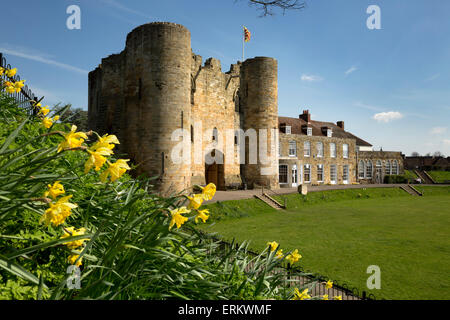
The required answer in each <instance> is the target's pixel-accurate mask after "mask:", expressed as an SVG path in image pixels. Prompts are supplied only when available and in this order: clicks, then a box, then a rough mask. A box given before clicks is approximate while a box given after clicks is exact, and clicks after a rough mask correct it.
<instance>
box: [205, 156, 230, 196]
mask: <svg viewBox="0 0 450 320" xmlns="http://www.w3.org/2000/svg"><path fill="white" fill-rule="evenodd" d="M216 152H217V153H218V154H217V156H218V157H217V158H218V159H224V157H223V154H222V153H221V152H220V151H218V150H213V151H212V152H211V157H215V153H216ZM222 162H223V161H222ZM205 180H206V184H208V183H214V184H215V185H216V187H217V190H225V170H224V165H223V163H216V162H214V163H213V164H207V163H206V162H205Z"/></svg>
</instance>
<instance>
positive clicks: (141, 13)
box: [101, 0, 158, 20]
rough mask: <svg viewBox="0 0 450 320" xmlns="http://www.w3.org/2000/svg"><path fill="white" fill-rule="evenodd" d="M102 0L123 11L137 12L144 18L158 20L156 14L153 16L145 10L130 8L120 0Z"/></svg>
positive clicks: (136, 13)
mask: <svg viewBox="0 0 450 320" xmlns="http://www.w3.org/2000/svg"><path fill="white" fill-rule="evenodd" d="M101 1H102V2H103V3H105V4H107V5H110V6H111V7H114V8H116V9H118V10H121V11H123V12H127V13H131V14H135V15H138V16H141V17H144V18H147V19H151V20H158V18H157V17H155V16H151V15H148V14H146V13H144V12H141V11H138V10H134V9H131V8H129V7H127V6H124V5H123V4H121V3H119V2H118V1H115V0H101Z"/></svg>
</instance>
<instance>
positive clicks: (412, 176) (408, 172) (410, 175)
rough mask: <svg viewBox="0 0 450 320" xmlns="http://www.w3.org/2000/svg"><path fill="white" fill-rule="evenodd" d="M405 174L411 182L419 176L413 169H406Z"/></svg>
mask: <svg viewBox="0 0 450 320" xmlns="http://www.w3.org/2000/svg"><path fill="white" fill-rule="evenodd" d="M404 176H405V178H406V179H408V180H409V181H410V182H414V180H416V179H417V178H418V177H417V174H415V173H414V171H412V170H405V174H404Z"/></svg>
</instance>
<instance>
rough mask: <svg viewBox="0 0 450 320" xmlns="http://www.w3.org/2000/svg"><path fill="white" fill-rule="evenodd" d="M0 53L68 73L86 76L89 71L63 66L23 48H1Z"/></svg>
mask: <svg viewBox="0 0 450 320" xmlns="http://www.w3.org/2000/svg"><path fill="white" fill-rule="evenodd" d="M0 52H3V53H5V54H9V55H12V56H16V57H19V58H24V59H28V60H33V61H37V62H41V63H45V64H49V65H52V66H55V67H58V68H61V69H65V70H68V71H72V72H76V73H81V74H84V75H86V74H88V73H89V71H87V70H84V69H81V68H78V67H74V66H71V65H69V64H65V63H61V62H58V61H55V60H53V59H50V58H48V57H49V56H48V55H47V54H42V53H41V54H38V53H35V52H32V51H30V50H26V49H25V50H24V49H23V48H3V47H0Z"/></svg>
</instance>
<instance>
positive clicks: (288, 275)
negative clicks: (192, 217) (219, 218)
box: [196, 230, 376, 300]
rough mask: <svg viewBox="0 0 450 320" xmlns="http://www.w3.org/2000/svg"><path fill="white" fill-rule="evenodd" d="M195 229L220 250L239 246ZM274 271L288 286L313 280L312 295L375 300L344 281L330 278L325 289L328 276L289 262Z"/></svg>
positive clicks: (248, 251)
mask: <svg viewBox="0 0 450 320" xmlns="http://www.w3.org/2000/svg"><path fill="white" fill-rule="evenodd" d="M196 231H197V232H199V233H201V234H203V235H205V237H207V238H209V239H212V240H214V241H216V242H218V243H219V248H221V249H222V250H227V249H228V250H239V248H240V245H239V244H238V243H237V242H236V241H234V240H233V241H232V242H228V241H226V240H223V239H219V238H217V237H215V236H214V235H211V234H207V233H206V232H204V231H200V230H196ZM245 253H246V254H247V255H248V256H249V257H252V258H254V257H257V256H259V254H258V253H257V252H255V251H252V250H250V249H246V250H245ZM250 267H251V266H250ZM274 272H276V273H283V275H284V277H285V280H288V281H289V282H288V283H289V286H296V287H303V286H305V285H307V284H310V283H313V282H315V283H316V284H315V285H314V286H313V288H312V290H311V291H310V292H309V293H310V295H312V296H321V297H322V296H323V295H325V294H327V295H328V296H329V299H333V297H336V296H341V297H342V300H376V297H375V296H374V295H373V294H372V293H368V292H367V291H365V290H359V289H358V288H356V287H350V286H349V285H347V284H346V283H343V282H339V281H334V280H331V281H332V282H333V287H332V288H331V289H327V288H326V287H325V283H326V282H327V281H328V280H330V279H329V278H327V277H324V276H322V275H320V274H317V273H313V272H310V271H307V270H304V269H303V268H302V267H298V266H295V267H293V266H292V265H291V264H289V263H287V264H285V265H283V264H281V265H280V266H279V267H278V268H277V269H276V270H274Z"/></svg>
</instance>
